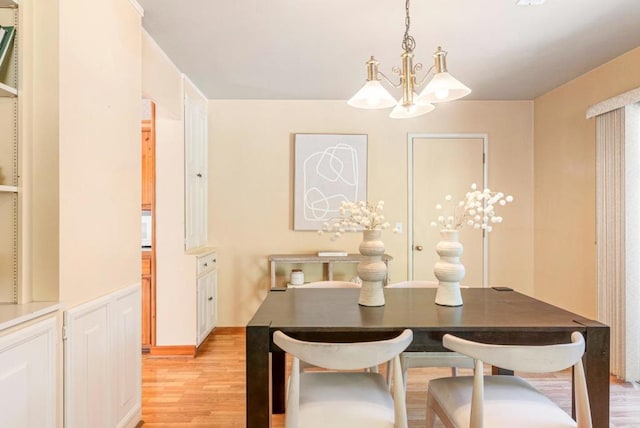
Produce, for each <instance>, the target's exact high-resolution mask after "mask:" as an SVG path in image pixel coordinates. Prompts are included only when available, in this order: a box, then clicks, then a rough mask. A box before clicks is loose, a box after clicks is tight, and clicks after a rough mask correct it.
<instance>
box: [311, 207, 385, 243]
mask: <svg viewBox="0 0 640 428" xmlns="http://www.w3.org/2000/svg"><path fill="white" fill-rule="evenodd" d="M383 209H384V201H378V203H377V204H375V205H373V204H370V203H369V202H365V201H358V202H348V201H343V202H342V203H341V204H340V216H339V217H335V218H332V219H331V220H329V221H328V222H326V223H324V224H323V225H322V229H321V230H319V231H318V234H320V235H322V234H323V233H325V232H330V233H333V237H332V238H331V239H332V240H335V239H337V238H339V237H340V236H342V234H343V233H345V232H359V231H361V230H376V229H377V230H384V229H387V228H389V223H388V222H386V221H385V218H384V215H382V210H383Z"/></svg>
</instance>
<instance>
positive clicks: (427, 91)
mask: <svg viewBox="0 0 640 428" xmlns="http://www.w3.org/2000/svg"><path fill="white" fill-rule="evenodd" d="M405 10H406V18H405V31H404V38H403V39H402V50H403V51H404V52H403V53H402V55H401V58H402V68H400V67H393V68H392V69H391V71H392V72H393V73H395V74H397V75H398V76H399V77H400V83H398V84H396V83H393V82H392V81H391V80H390V79H389V78H388V77H387V76H385V75H384V74H383V73H382V72H380V71H379V70H378V64H379V63H378V61H376V59H375V58H374V57H373V56H372V57H371V59H370V60H369V61H367V82H366V83H365V84H364V86H363V87H362V89H360V90H359V91H358V92H357V93H356V94H355V95H354V96H353V97H351V99H350V100H349V101H347V103H348V104H349V105H350V106H352V107H357V108H364V109H380V108H388V107H392V106H395V108H394V109H393V110H392V111H391V113H390V114H389V117H391V118H393V119H408V118H412V117H417V116H421V115H423V114H425V113H429V112H430V111H431V110H433V109H434V108H435V106H434V105H433V103H441V102H446V101H452V100H455V99H458V98H462V97H464V96H465V95H468V94H469V93H470V92H471V89H469V88H467V87H466V86H465V85H463V84H462V83H460V81H458V80H456V79H455V78H454V77H453V76H452V75H450V74H449V73H448V72H447V61H446V60H447V52H445V51H444V50H442V48H441V47H438V49H437V50H436V51H435V53H434V54H433V61H434V65H433V66H431V68H429V70H427V73H426V74H425V76H424V77H423V78H422V79H421V80H417V79H416V73H418V72H420V71H422V64H420V63H418V64H416V65H415V66H414V65H413V50H414V49H415V47H416V41H415V40H414V38H413V37H412V36H410V35H409V27H410V25H411V18H410V16H409V0H406V4H405ZM431 72H433V76H432V78H431V80H430V81H429V83H428V84H427V86H425V88H424V90H423V91H422V92H421V93H420V95H417V94H416V92H415V89H416V88H418V87H420V86H422V85H424V84H425V83H426V81H427V78H428V77H429V75H430V74H431ZM380 77H383V78H384V80H385V81H386V82H387V83H388V84H389V85H391V86H393V87H394V88H402V99H401V100H400V101H399V102H398V101H396V99H395V98H394V97H393V96H392V95H391V94H390V93H389V91H387V90H386V89H385V88H384V87H383V86H382V84H381V83H380Z"/></svg>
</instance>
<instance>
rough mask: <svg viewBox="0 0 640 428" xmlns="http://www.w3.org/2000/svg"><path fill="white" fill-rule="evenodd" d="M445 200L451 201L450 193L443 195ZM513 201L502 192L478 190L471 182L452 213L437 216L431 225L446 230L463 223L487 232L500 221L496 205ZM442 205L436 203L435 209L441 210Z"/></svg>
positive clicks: (457, 228)
mask: <svg viewBox="0 0 640 428" xmlns="http://www.w3.org/2000/svg"><path fill="white" fill-rule="evenodd" d="M444 199H445V201H446V202H451V201H452V199H453V198H452V197H451V195H446V196H445V197H444ZM510 202H513V196H511V195H509V196H505V195H504V193H502V192H492V191H491V190H490V189H484V190H483V191H480V190H478V186H477V185H476V184H475V183H473V184H472V185H471V191H470V192H467V194H466V196H465V198H464V200H462V201H460V202H458V204H457V205H456V206H455V207H454V208H453V215H449V216H445V215H440V216H438V220H437V222H435V221H433V222H431V226H440V227H441V228H442V229H447V230H460V229H462V228H463V227H464V226H465V225H467V226H471V227H473V228H474V229H483V230H486V231H487V232H491V231H492V230H493V226H492V225H493V224H497V223H502V217H501V216H498V215H496V211H495V209H496V206H497V205H499V206H505V205H506V204H507V203H510ZM443 209H444V207H443V206H442V205H441V204H437V205H436V210H438V211H441V210H443Z"/></svg>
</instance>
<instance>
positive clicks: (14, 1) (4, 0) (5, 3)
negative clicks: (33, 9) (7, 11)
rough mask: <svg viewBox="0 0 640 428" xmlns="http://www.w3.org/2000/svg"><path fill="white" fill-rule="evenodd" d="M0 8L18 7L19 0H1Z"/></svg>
mask: <svg viewBox="0 0 640 428" xmlns="http://www.w3.org/2000/svg"><path fill="white" fill-rule="evenodd" d="M0 7H18V0H0Z"/></svg>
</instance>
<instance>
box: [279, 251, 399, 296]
mask: <svg viewBox="0 0 640 428" xmlns="http://www.w3.org/2000/svg"><path fill="white" fill-rule="evenodd" d="M364 257H365V256H363V255H362V254H348V255H346V256H318V255H316V254H272V255H270V256H269V275H270V276H271V288H274V287H276V268H277V264H278V263H288V264H293V263H301V264H306V263H322V265H323V268H322V271H323V279H324V280H326V281H333V265H334V264H336V263H358V262H360V261H362V260H364ZM391 260H393V257H391V256H390V255H388V254H384V255H383V256H382V261H383V262H384V263H385V264H386V265H387V277H386V278H385V280H384V285H387V284H388V283H389V262H390V261H391Z"/></svg>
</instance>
